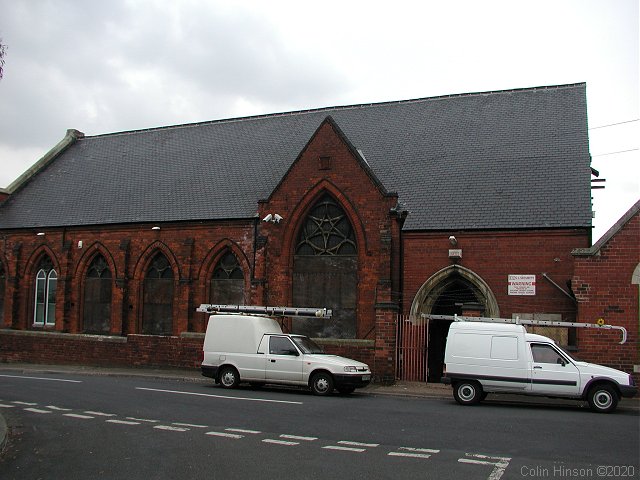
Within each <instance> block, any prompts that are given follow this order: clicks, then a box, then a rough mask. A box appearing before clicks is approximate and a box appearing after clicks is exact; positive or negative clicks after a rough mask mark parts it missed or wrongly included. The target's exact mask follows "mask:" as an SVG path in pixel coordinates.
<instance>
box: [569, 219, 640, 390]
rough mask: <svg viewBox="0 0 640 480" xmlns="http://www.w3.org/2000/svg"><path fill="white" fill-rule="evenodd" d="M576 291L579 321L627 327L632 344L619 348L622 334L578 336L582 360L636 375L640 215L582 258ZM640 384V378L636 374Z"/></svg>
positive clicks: (581, 332)
mask: <svg viewBox="0 0 640 480" xmlns="http://www.w3.org/2000/svg"><path fill="white" fill-rule="evenodd" d="M575 262H576V266H575V274H574V278H573V289H574V291H575V293H576V296H577V298H578V301H579V304H578V321H580V322H586V323H594V322H596V321H597V320H598V319H599V318H602V319H604V321H605V322H606V323H607V324H610V325H618V326H622V327H625V328H626V329H627V332H628V339H627V343H626V344H624V345H619V344H618V342H619V341H620V334H619V333H618V332H604V331H594V330H591V329H582V330H579V331H578V356H580V357H581V358H582V359H584V360H587V361H591V362H594V363H600V364H604V365H608V366H611V367H614V368H617V369H620V370H624V371H626V372H629V373H632V372H633V371H634V365H640V358H639V353H638V352H639V351H640V344H639V341H638V329H639V323H640V322H639V318H640V315H639V312H638V302H639V298H638V296H639V291H638V289H639V288H640V286H639V285H634V284H632V283H631V281H632V276H633V273H634V270H635V269H636V268H637V266H638V264H640V215H639V214H636V215H635V216H633V217H632V218H631V219H630V220H629V221H628V222H627V223H626V224H625V225H623V226H622V228H621V229H620V230H619V231H618V232H617V233H616V234H615V235H614V236H613V237H612V238H611V239H610V240H609V241H607V242H606V243H605V244H604V245H603V246H602V247H601V248H600V250H599V252H597V253H595V254H590V255H580V254H578V255H576V260H575ZM635 378H636V382H637V383H640V372H636V373H635Z"/></svg>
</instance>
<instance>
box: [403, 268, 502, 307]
mask: <svg viewBox="0 0 640 480" xmlns="http://www.w3.org/2000/svg"><path fill="white" fill-rule="evenodd" d="M456 275H458V276H459V277H461V278H462V279H464V280H466V281H467V282H468V283H469V286H470V287H471V288H472V289H473V291H474V293H475V294H476V296H478V297H479V298H478V300H479V301H480V302H481V303H482V305H484V307H485V313H484V316H486V317H499V316H500V307H499V306H498V301H497V300H496V296H495V295H494V294H493V292H492V291H491V288H490V287H489V285H488V284H487V282H485V281H484V280H483V279H482V278H481V277H480V276H479V275H478V274H476V273H475V272H473V271H472V270H469V269H468V268H465V267H462V266H460V265H451V266H449V267H446V268H443V269H442V270H440V271H438V272H436V273H434V274H433V275H432V276H431V277H429V279H428V280H427V281H426V282H424V283H423V284H422V287H420V289H419V290H418V293H416V296H415V297H414V299H413V302H412V304H411V313H410V314H411V316H412V317H414V318H418V317H419V316H420V314H422V313H426V314H428V313H431V309H432V308H433V305H434V303H435V302H436V300H437V299H438V297H439V295H440V293H441V292H442V291H443V290H444V289H445V288H446V286H447V280H448V279H450V278H451V277H454V276H456Z"/></svg>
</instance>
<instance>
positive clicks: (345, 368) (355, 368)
mask: <svg viewBox="0 0 640 480" xmlns="http://www.w3.org/2000/svg"><path fill="white" fill-rule="evenodd" d="M344 371H345V372H349V373H356V372H357V371H358V367H344Z"/></svg>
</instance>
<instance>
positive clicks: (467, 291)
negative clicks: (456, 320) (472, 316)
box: [427, 275, 478, 383]
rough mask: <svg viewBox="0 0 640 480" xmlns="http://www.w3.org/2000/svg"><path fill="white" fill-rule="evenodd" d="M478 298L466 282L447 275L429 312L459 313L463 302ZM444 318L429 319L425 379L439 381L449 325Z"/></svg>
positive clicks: (438, 313)
mask: <svg viewBox="0 0 640 480" xmlns="http://www.w3.org/2000/svg"><path fill="white" fill-rule="evenodd" d="M477 302H478V299H477V298H476V296H475V294H474V293H473V289H472V288H471V287H470V286H469V285H468V283H467V282H466V281H465V280H463V279H462V278H461V277H458V276H457V275H453V276H451V277H449V281H448V282H447V284H446V286H445V287H444V290H442V292H441V293H440V295H439V296H438V297H437V299H436V301H435V303H434V304H433V308H432V310H431V313H432V314H433V315H461V314H462V307H463V305H464V304H470V303H477ZM451 323H452V322H449V321H446V320H430V321H429V338H428V343H427V345H428V346H427V381H428V382H436V383H437V382H440V379H441V378H442V368H443V364H444V349H445V345H446V343H447V334H448V332H449V325H451Z"/></svg>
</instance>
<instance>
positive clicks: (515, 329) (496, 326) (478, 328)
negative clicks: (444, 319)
mask: <svg viewBox="0 0 640 480" xmlns="http://www.w3.org/2000/svg"><path fill="white" fill-rule="evenodd" d="M450 330H465V331H475V332H504V333H508V332H510V333H523V332H526V330H525V328H524V326H523V325H515V324H511V323H489V322H486V323H483V322H453V323H452V324H451V327H450Z"/></svg>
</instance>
